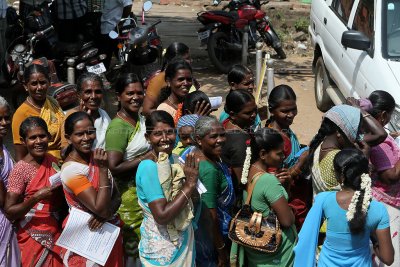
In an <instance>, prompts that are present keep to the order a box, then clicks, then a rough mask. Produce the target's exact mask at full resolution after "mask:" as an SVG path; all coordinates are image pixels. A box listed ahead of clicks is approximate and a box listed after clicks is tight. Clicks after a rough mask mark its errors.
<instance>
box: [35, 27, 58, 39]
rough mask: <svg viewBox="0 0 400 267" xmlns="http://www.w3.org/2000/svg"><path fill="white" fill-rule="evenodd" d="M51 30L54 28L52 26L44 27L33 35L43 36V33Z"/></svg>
mask: <svg viewBox="0 0 400 267" xmlns="http://www.w3.org/2000/svg"><path fill="white" fill-rule="evenodd" d="M52 30H54V27H53V26H50V27H48V28H46V29H44V30H43V31H39V32H37V33H36V34H35V36H36V37H38V36H43V35H45V34H47V33H48V32H50V31H52Z"/></svg>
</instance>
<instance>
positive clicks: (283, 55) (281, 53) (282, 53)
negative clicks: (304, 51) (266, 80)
mask: <svg viewBox="0 0 400 267" xmlns="http://www.w3.org/2000/svg"><path fill="white" fill-rule="evenodd" d="M274 50H275V52H276V54H277V55H278V57H279V58H280V59H285V58H286V53H285V51H283V48H282V46H279V47H276V48H275V47H274Z"/></svg>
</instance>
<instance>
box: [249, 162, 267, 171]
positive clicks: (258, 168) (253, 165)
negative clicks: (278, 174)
mask: <svg viewBox="0 0 400 267" xmlns="http://www.w3.org/2000/svg"><path fill="white" fill-rule="evenodd" d="M251 166H252V167H254V168H255V169H257V170H259V171H261V172H267V171H266V170H263V169H261V168H260V167H257V166H256V165H255V163H254V164H252V165H251Z"/></svg>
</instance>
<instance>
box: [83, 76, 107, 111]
mask: <svg viewBox="0 0 400 267" xmlns="http://www.w3.org/2000/svg"><path fill="white" fill-rule="evenodd" d="M80 95H81V100H82V101H83V104H84V105H85V107H86V109H88V110H92V111H97V110H98V109H99V107H100V105H101V101H102V99H103V88H102V87H101V84H100V82H98V81H92V80H86V81H84V82H83V83H82V88H81V94H80Z"/></svg>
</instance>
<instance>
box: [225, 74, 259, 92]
mask: <svg viewBox="0 0 400 267" xmlns="http://www.w3.org/2000/svg"><path fill="white" fill-rule="evenodd" d="M231 87H232V89H233V90H238V89H244V90H246V91H247V92H249V93H250V94H253V92H254V88H255V86H254V75H253V74H252V73H248V74H246V76H244V79H243V80H242V81H241V82H240V83H232V84H231Z"/></svg>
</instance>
